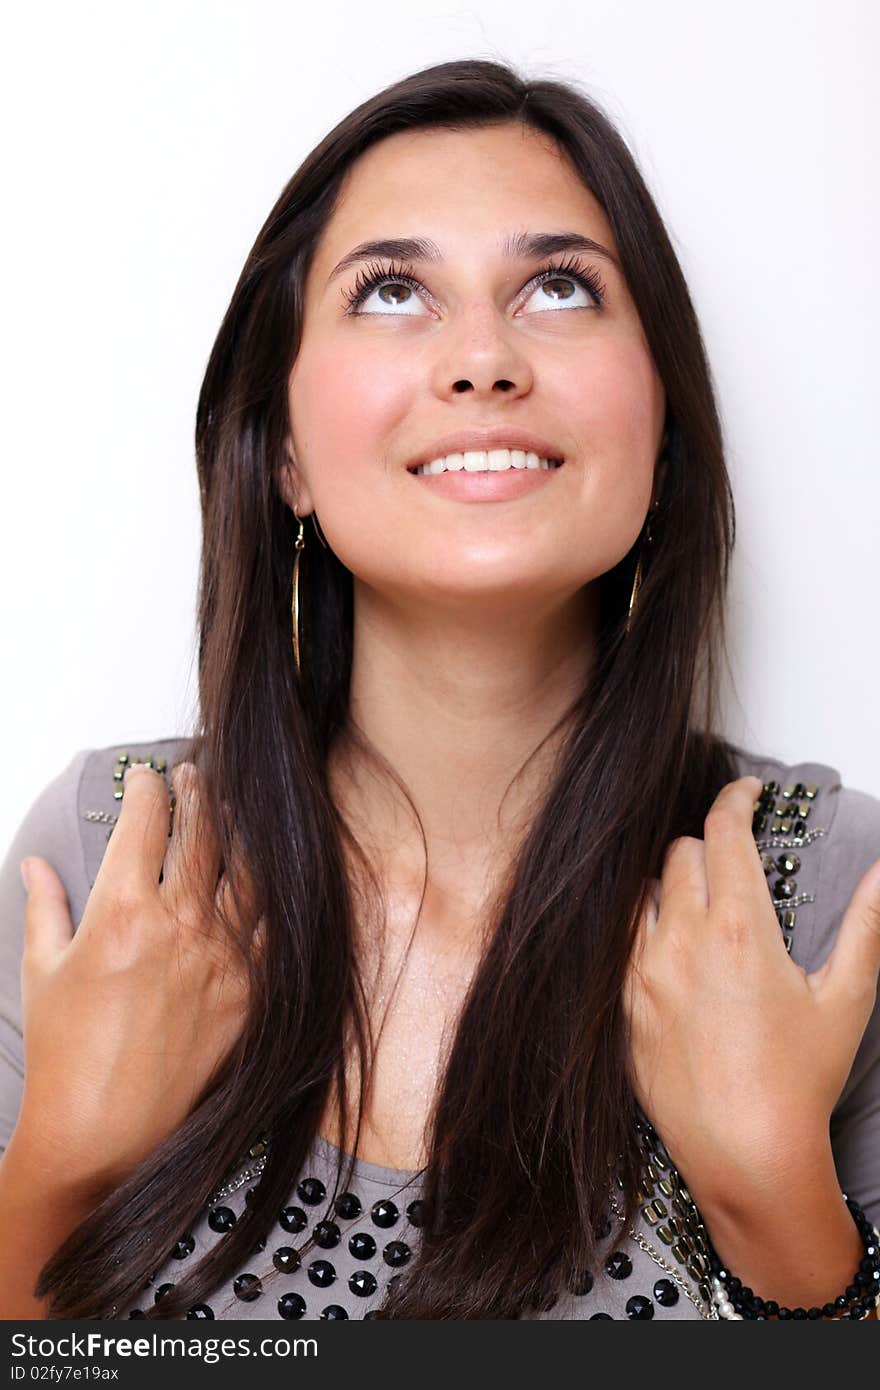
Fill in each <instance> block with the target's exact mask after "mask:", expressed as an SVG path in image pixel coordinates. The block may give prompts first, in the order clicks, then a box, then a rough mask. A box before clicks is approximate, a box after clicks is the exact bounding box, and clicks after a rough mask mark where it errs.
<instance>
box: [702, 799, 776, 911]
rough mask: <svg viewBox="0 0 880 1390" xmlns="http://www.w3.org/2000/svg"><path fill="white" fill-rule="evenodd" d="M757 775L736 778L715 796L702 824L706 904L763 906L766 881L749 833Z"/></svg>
mask: <svg viewBox="0 0 880 1390" xmlns="http://www.w3.org/2000/svg"><path fill="white" fill-rule="evenodd" d="M762 787H763V783H762V782H761V779H760V778H759V777H739V778H737V780H736V781H735V782H728V783H727V785H726V786H724V787H722V788H721V791H720V792H719V793H718V795H717V796H716V798H715V800H714V802H713V803H712V806H711V807H710V809H709V814H708V815H707V816H706V820H705V823H704V826H703V833H704V837H705V840H704V843H705V853H706V877H707V881H708V886H709V906H710V908H711V907H716V906H721V905H723V904H725V903H730V904H738V905H740V906H741V905H742V903H743V901H744V900H746V901H748V902H749V903H755V902H759V903H760V904H761V906H762V907H765V906H766V904H767V902H768V898H767V880H766V876H765V874H764V869H763V867H762V865H761V858H760V855H759V853H758V847H757V845H756V844H755V838H754V835H753V834H752V818H753V816H754V811H755V801H756V800H757V797H758V795H759V793H760V791H761V789H762Z"/></svg>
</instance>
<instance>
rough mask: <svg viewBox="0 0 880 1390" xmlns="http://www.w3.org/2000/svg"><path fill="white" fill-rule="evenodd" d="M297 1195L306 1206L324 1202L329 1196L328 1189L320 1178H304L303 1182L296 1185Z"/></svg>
mask: <svg viewBox="0 0 880 1390" xmlns="http://www.w3.org/2000/svg"><path fill="white" fill-rule="evenodd" d="M296 1195H297V1197H299V1199H300V1201H301V1202H305V1203H306V1206H309V1207H314V1206H317V1204H318V1203H319V1202H323V1200H324V1198H325V1197H326V1196H327V1189H326V1187H325V1186H324V1184H323V1183H322V1182H321V1179H320V1178H303V1180H302V1182H298V1183H297V1185H296Z"/></svg>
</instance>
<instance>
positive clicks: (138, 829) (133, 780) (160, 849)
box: [98, 763, 170, 892]
mask: <svg viewBox="0 0 880 1390" xmlns="http://www.w3.org/2000/svg"><path fill="white" fill-rule="evenodd" d="M169 816H170V798H169V796H168V787H167V786H166V783H165V778H164V777H163V776H162V774H161V772H156V771H155V770H154V769H153V768H151V767H148V766H147V765H146V763H132V764H131V766H130V767H127V768H126V770H125V777H124V779H123V796H122V801H121V804H120V809H119V819H118V820H117V822H116V824H115V826H114V827H113V833H112V834H111V836H110V839H109V840H108V842H107V848H106V849H105V851H104V857H103V859H102V861H101V867H100V869H99V871H98V874H99V877H100V878H101V880H102V883H108V882H109V883H111V884H112V885H114V886H115V887H116V888H119V887H120V885H122V884H125V885H131V886H132V887H133V888H134V889H135V890H136V891H140V892H148V891H150V890H151V889H156V888H157V887H158V884H159V874H160V873H161V872H162V861H163V859H164V858H165V850H166V848H167V846H168V822H169Z"/></svg>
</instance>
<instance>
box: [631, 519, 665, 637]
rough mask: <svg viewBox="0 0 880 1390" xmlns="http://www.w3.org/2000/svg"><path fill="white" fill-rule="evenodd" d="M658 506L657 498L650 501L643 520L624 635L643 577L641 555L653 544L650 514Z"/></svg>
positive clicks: (634, 609)
mask: <svg viewBox="0 0 880 1390" xmlns="http://www.w3.org/2000/svg"><path fill="white" fill-rule="evenodd" d="M659 506H660V502H659V500H658V501H654V502H652V503H651V508H650V511H649V512H648V518H647V521H646V522H645V534H644V538H643V540H642V544H641V545H640V546H639V558H638V560H637V561H636V572H635V574H634V575H633V585H632V591H631V593H630V596H629V608H628V610H627V614H626V630H625V631H624V634H623V635H624V637H629V634H630V632H631V630H632V625H633V616H634V614H635V611H636V604H637V603H638V598H639V589H640V588H641V587H642V578H643V575H644V564H643V560H642V557H643V555H644V551H645V546H651V545H652V544H653V539H654V538H653V536H652V535H651V515H652V513H653V512H656V510H657V508H658V507H659Z"/></svg>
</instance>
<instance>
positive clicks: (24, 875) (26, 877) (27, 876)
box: [19, 859, 31, 893]
mask: <svg viewBox="0 0 880 1390" xmlns="http://www.w3.org/2000/svg"><path fill="white" fill-rule="evenodd" d="M19 873H20V874H21V881H22V883H23V884H24V891H25V892H26V893H29V892H30V891H31V861H30V860H29V859H22V861H21V864H20V865H19Z"/></svg>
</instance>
